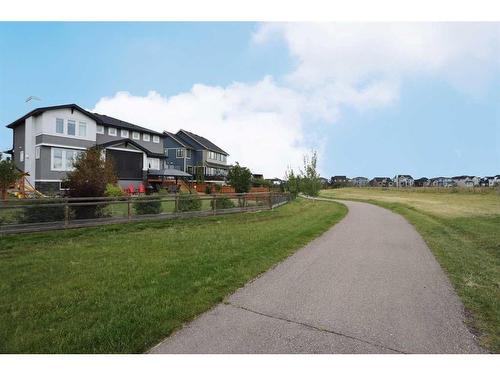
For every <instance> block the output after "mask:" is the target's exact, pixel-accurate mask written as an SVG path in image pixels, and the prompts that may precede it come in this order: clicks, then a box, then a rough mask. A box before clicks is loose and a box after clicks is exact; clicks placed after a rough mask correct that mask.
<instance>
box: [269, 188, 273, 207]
mask: <svg viewBox="0 0 500 375" xmlns="http://www.w3.org/2000/svg"><path fill="white" fill-rule="evenodd" d="M272 194H273V192H272V191H270V192H269V209H270V210H272V209H273V197H272Z"/></svg>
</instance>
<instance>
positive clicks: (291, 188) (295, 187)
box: [285, 168, 300, 198]
mask: <svg viewBox="0 0 500 375" xmlns="http://www.w3.org/2000/svg"><path fill="white" fill-rule="evenodd" d="M285 179H286V183H285V190H286V191H288V192H289V193H290V195H291V196H292V198H296V197H297V195H298V194H299V192H300V186H299V185H300V177H299V176H296V175H295V173H294V172H293V169H291V168H288V169H287V171H286V172H285Z"/></svg>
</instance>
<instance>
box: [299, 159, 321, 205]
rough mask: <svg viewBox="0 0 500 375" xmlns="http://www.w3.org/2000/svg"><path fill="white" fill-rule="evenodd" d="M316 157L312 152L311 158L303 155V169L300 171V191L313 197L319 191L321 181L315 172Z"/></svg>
mask: <svg viewBox="0 0 500 375" xmlns="http://www.w3.org/2000/svg"><path fill="white" fill-rule="evenodd" d="M317 161H318V155H317V153H316V151H312V154H311V156H309V155H304V169H303V170H301V171H300V175H301V176H300V177H301V178H300V191H301V192H302V193H304V194H306V195H310V196H312V197H315V196H317V195H318V194H319V191H320V189H321V179H320V176H319V174H318V172H317V170H316V165H317Z"/></svg>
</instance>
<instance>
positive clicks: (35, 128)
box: [7, 104, 229, 192]
mask: <svg viewBox="0 0 500 375" xmlns="http://www.w3.org/2000/svg"><path fill="white" fill-rule="evenodd" d="M7 127H8V128H10V129H12V130H13V147H12V149H11V150H9V151H7V152H8V153H10V154H11V156H12V159H13V161H14V163H15V165H16V166H17V168H18V169H19V170H21V171H22V172H24V173H26V174H27V175H26V179H27V181H28V182H29V183H30V184H31V185H32V186H34V187H35V189H37V190H38V191H41V192H57V191H59V190H61V189H64V186H62V184H63V181H64V179H65V176H66V173H67V172H68V171H71V170H72V169H73V162H74V161H75V159H76V157H77V156H78V155H79V153H81V152H82V151H83V150H86V149H88V148H90V147H93V146H99V147H101V148H102V149H103V156H104V157H111V158H112V160H113V161H114V164H115V171H116V174H117V177H118V182H119V184H120V186H121V187H123V188H126V187H128V186H130V184H132V185H133V186H135V187H138V185H139V184H140V183H141V182H142V181H145V180H148V179H156V180H158V178H165V177H167V178H179V177H180V178H193V177H194V176H200V175H203V177H204V179H205V180H206V181H221V180H223V179H224V177H225V176H226V175H227V172H228V170H229V166H228V164H227V157H228V155H229V154H228V153H227V152H226V151H224V150H223V149H221V148H220V147H218V146H217V145H215V144H214V143H212V142H211V141H209V140H208V139H206V138H204V137H201V136H199V135H197V134H194V133H191V132H189V131H187V130H182V129H181V130H179V131H178V132H177V133H175V134H173V133H170V132H167V131H165V132H163V133H160V132H156V131H154V130H151V129H147V128H144V127H141V126H138V125H135V124H131V123H129V122H126V121H122V120H119V119H116V118H113V117H110V116H106V115H102V114H99V113H92V112H89V111H87V110H85V109H83V108H81V107H80V106H78V105H76V104H65V105H57V106H51V107H43V108H37V109H34V110H32V111H30V112H29V113H27V114H26V115H24V116H22V117H21V118H19V119H17V120H16V121H14V122H12V123H11V124H9V125H7Z"/></svg>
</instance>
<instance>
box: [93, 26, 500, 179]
mask: <svg viewBox="0 0 500 375" xmlns="http://www.w3.org/2000/svg"><path fill="white" fill-rule="evenodd" d="M272 39H278V40H283V41H284V42H285V43H286V45H287V47H288V50H289V53H290V55H291V57H292V58H293V59H294V60H295V62H296V65H295V68H294V69H293V70H292V71H291V72H288V74H286V76H285V77H284V80H283V83H281V84H277V83H276V82H275V81H274V80H273V79H272V77H264V78H263V79H262V80H261V81H259V82H257V83H233V84H231V85H229V86H227V87H216V86H215V87H214V86H207V85H203V84H195V85H194V86H193V87H192V89H191V90H190V91H189V92H184V93H179V94H178V95H174V96H171V97H163V96H161V95H160V94H159V93H158V92H156V91H151V92H149V93H148V95H146V96H134V95H132V94H130V93H127V92H119V93H117V94H116V95H115V96H113V97H110V98H102V99H101V100H99V102H98V103H97V104H96V106H95V108H94V110H95V111H97V112H101V113H106V114H109V115H111V116H115V117H118V118H122V119H124V120H127V121H130V122H133V123H137V124H140V125H143V126H145V127H149V128H152V129H156V130H158V131H163V130H169V131H172V132H175V131H177V129H179V128H185V129H187V130H190V131H193V132H195V133H198V134H200V135H202V136H205V137H207V138H209V139H211V140H213V142H214V143H216V144H217V145H219V146H220V147H222V148H223V149H226V151H228V152H229V153H230V154H231V157H230V161H231V162H235V161H239V162H241V164H244V165H246V166H249V167H250V168H251V169H252V170H253V171H254V172H262V173H264V174H265V175H266V176H268V177H273V176H277V177H282V176H283V173H284V171H285V169H286V167H287V166H288V165H291V166H292V167H294V168H297V167H298V166H300V165H301V161H302V155H303V154H304V153H305V152H307V151H308V150H309V149H310V148H312V147H314V148H316V149H318V150H319V156H320V158H319V160H320V162H321V160H322V159H323V158H322V156H323V155H322V150H324V149H325V147H324V146H325V139H323V138H321V136H320V135H318V134H321V132H320V131H319V132H318V128H315V127H313V126H312V125H311V123H316V122H318V121H319V122H322V123H328V124H331V123H334V122H335V121H337V119H338V118H339V116H340V115H341V112H342V108H343V107H346V106H349V107H352V108H355V109H358V110H367V109H373V108H381V107H384V106H388V105H393V104H394V103H396V102H397V100H398V98H399V94H400V89H401V86H402V83H403V82H404V80H405V79H408V78H420V77H428V76H432V77H439V79H442V80H443V79H444V80H447V81H448V82H449V83H450V84H451V85H453V86H454V87H456V88H458V89H460V90H462V91H465V92H469V93H474V92H477V91H481V89H482V87H483V86H484V85H485V83H486V82H488V79H489V78H490V77H491V74H492V73H493V72H497V71H498V69H499V64H500V24H492V23H490V24H471V23H467V24H463V23H462V24H461V23H439V24H423V23H420V24H404V23H397V24H383V23H376V24H373V23H372V24H370V23H365V24H347V23H337V24H321V23H314V24H311V23H309V24H299V23H292V24H289V23H279V24H262V25H261V26H260V27H259V28H258V30H257V31H256V33H255V34H254V35H253V41H254V42H255V43H256V44H257V45H258V44H261V43H268V42H269V41H271V40H272ZM311 138H313V140H312V142H311Z"/></svg>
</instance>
